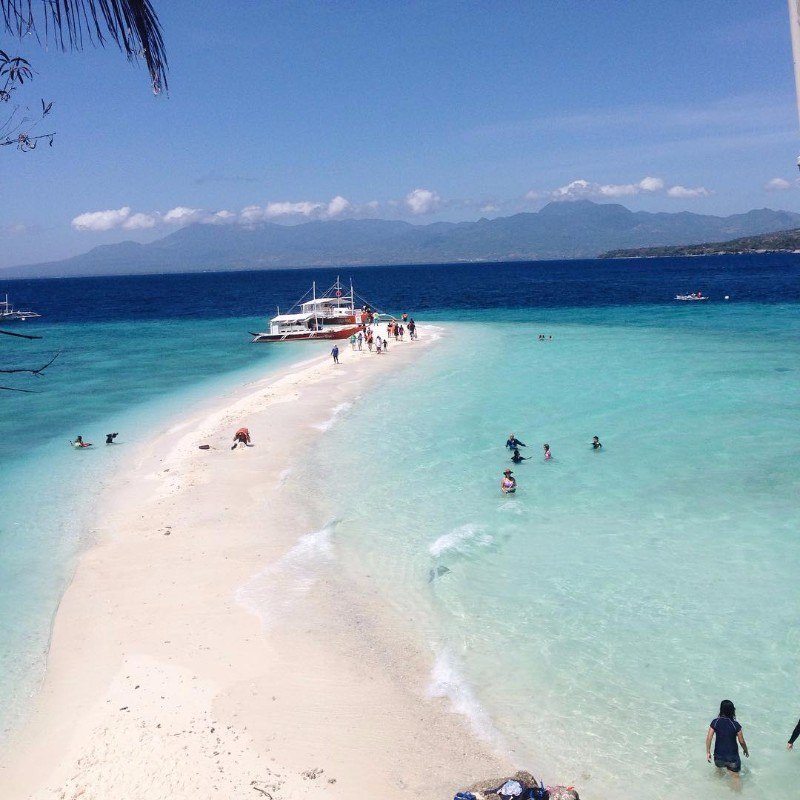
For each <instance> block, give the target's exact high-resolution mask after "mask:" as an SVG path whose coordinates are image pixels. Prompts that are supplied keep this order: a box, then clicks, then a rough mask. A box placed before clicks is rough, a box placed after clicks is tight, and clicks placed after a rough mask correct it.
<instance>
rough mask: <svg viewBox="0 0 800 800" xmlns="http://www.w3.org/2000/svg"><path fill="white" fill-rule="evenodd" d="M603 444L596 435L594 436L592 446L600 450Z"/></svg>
mask: <svg viewBox="0 0 800 800" xmlns="http://www.w3.org/2000/svg"><path fill="white" fill-rule="evenodd" d="M602 446H603V445H602V444H601V443H600V440H599V439H598V438H597V437H596V436H592V448H593V449H594V450H599V449H600V448H601V447H602Z"/></svg>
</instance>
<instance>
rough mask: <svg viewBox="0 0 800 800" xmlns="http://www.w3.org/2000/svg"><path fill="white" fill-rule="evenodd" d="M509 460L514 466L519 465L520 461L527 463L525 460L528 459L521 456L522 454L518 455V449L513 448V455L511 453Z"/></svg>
mask: <svg viewBox="0 0 800 800" xmlns="http://www.w3.org/2000/svg"><path fill="white" fill-rule="evenodd" d="M511 460H512V461H513V462H514V463H515V464H519V463H520V462H521V461H527V460H528V458H527V457H526V456H524V455H522V453H520V451H519V448H516V447H515V448H514V453H513V455H512V456H511Z"/></svg>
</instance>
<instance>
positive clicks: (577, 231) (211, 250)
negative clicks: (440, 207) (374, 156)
mask: <svg viewBox="0 0 800 800" xmlns="http://www.w3.org/2000/svg"><path fill="white" fill-rule="evenodd" d="M798 227H800V214H795V213H792V212H789V211H772V210H770V209H767V208H764V209H760V210H757V211H748V212H747V213H746V214H734V215H732V216H729V217H715V216H710V215H703V214H692V213H689V212H686V211H683V212H680V213H665V212H662V213H650V212H646V211H636V212H633V211H630V210H629V209H627V208H625V207H624V206H621V205H618V204H615V203H607V204H600V203H592V202H590V201H588V200H579V201H575V202H561V203H550V204H549V205H546V206H545V207H544V208H543V209H542V210H541V211H539V212H536V213H525V214H515V215H513V216H510V217H499V218H497V219H491V220H490V219H479V220H478V221H477V222H458V223H452V222H436V223H433V224H430V225H412V224H410V223H408V222H399V221H388V220H379V219H349V220H338V221H334V220H327V221H314V222H306V223H303V224H301V225H278V224H275V223H271V222H264V223H260V224H258V225H252V226H244V225H238V224H227V225H202V224H194V225H189V226H187V227H185V228H182V229H180V230H177V231H175V232H174V233H171V234H169V235H168V236H165V237H164V238H163V239H159V240H158V241H155V242H152V243H150V244H137V243H135V242H122V243H120V244H114V245H104V246H102V247H96V248H95V249H94V250H91V251H89V252H88V253H85V254H83V255H80V256H75V257H73V258H68V259H65V260H63V261H53V262H49V263H45V264H32V265H27V266H20V267H14V268H11V269H6V270H2V271H0V277H9V278H10V277H61V276H74V275H121V274H137V273H138V274H141V273H153V272H197V271H201V270H234V269H275V268H284V267H308V266H340V265H341V266H360V265H364V266H366V265H380V264H425V263H447V262H450V263H452V262H458V261H526V260H541V259H569V258H594V257H597V256H598V255H600V254H601V253H608V252H609V251H610V252H615V253H618V252H621V251H622V250H623V249H624V250H630V249H631V248H637V249H638V248H654V247H664V246H668V245H687V244H690V243H692V242H698V241H722V240H725V239H731V238H733V237H741V236H753V235H755V234H763V233H770V232H774V231H785V230H787V229H789V228H798Z"/></svg>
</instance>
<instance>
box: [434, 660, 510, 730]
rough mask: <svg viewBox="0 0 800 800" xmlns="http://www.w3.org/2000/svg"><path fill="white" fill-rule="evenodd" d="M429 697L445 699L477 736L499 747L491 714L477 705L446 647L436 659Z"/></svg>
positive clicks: (470, 688)
mask: <svg viewBox="0 0 800 800" xmlns="http://www.w3.org/2000/svg"><path fill="white" fill-rule="evenodd" d="M428 696H429V697H446V698H447V699H448V700H449V701H450V706H451V708H452V710H453V711H454V712H455V713H456V714H462V715H463V716H464V717H466V718H467V721H468V722H469V724H470V727H471V728H472V730H473V731H474V732H475V734H476V735H477V736H478V737H480V738H481V739H483V740H484V741H488V742H491V743H493V744H496V745H497V744H499V740H500V736H499V734H498V733H497V731H496V730H495V728H494V725H493V724H492V721H491V719H490V717H489V715H488V714H487V713H486V711H484V709H483V706H481V704H480V703H479V702H478V699H477V698H476V697H475V694H474V693H473V691H472V687H471V686H470V685H469V684H468V683H467V680H466V678H464V676H463V675H462V674H461V671H460V670H459V669H458V667H457V665H456V659H455V658H454V657H453V655H452V654H451V653H450V652H449V651H448V650H447V649H446V648H445V649H442V650H441V651H440V653H439V654H438V655H437V656H436V662H435V663H434V665H433V669H432V670H431V679H430V682H429V683H428Z"/></svg>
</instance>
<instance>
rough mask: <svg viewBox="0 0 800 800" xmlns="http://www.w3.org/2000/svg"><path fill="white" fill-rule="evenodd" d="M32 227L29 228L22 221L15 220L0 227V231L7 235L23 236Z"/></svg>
mask: <svg viewBox="0 0 800 800" xmlns="http://www.w3.org/2000/svg"><path fill="white" fill-rule="evenodd" d="M31 230H32V229H31V228H29V227H28V226H27V225H25V223H23V222H15V223H13V224H12V225H6V226H4V227H2V228H0V233H4V234H6V235H8V236H24V235H25V234H26V233H29V232H30V231H31Z"/></svg>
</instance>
